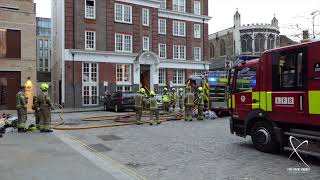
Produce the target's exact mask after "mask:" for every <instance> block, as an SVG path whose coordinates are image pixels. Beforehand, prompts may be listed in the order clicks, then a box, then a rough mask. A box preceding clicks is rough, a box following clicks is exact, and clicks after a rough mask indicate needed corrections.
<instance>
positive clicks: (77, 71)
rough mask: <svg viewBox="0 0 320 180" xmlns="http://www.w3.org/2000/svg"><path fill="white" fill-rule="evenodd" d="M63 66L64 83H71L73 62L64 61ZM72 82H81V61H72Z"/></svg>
mask: <svg viewBox="0 0 320 180" xmlns="http://www.w3.org/2000/svg"><path fill="white" fill-rule="evenodd" d="M65 68H66V73H65V78H66V79H65V81H66V84H73V62H72V61H65ZM74 83H75V84H78V83H82V62H77V61H75V62H74Z"/></svg>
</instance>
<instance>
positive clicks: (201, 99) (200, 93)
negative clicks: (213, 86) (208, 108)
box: [198, 87, 204, 121]
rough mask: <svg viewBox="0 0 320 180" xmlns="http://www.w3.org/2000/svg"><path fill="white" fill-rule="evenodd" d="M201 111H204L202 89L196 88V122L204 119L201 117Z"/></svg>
mask: <svg viewBox="0 0 320 180" xmlns="http://www.w3.org/2000/svg"><path fill="white" fill-rule="evenodd" d="M203 109H204V94H203V88H202V87H199V88H198V120H199V121H201V120H203V119H204V115H203Z"/></svg>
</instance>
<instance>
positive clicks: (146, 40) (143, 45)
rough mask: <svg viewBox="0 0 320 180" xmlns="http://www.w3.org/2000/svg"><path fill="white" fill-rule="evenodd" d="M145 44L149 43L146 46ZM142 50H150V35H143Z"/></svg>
mask: <svg viewBox="0 0 320 180" xmlns="http://www.w3.org/2000/svg"><path fill="white" fill-rule="evenodd" d="M145 45H147V46H145ZM142 50H143V51H150V37H149V36H143V37H142Z"/></svg>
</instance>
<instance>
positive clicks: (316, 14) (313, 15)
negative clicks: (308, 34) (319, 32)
mask: <svg viewBox="0 0 320 180" xmlns="http://www.w3.org/2000/svg"><path fill="white" fill-rule="evenodd" d="M318 15H320V11H319V10H316V11H314V12H312V13H311V16H312V27H313V29H312V31H313V39H315V38H316V35H315V32H314V19H315V18H316V17H317V16H318Z"/></svg>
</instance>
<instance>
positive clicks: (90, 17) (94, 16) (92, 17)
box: [84, 0, 96, 19]
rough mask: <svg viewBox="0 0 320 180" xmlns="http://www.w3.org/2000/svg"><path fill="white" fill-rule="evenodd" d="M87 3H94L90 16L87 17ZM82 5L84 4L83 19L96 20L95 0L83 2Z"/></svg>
mask: <svg viewBox="0 0 320 180" xmlns="http://www.w3.org/2000/svg"><path fill="white" fill-rule="evenodd" d="M87 1H93V3H94V6H93V15H92V16H89V15H88V12H87V8H88V6H87ZM84 3H85V18H86V19H96V0H85V1H84Z"/></svg>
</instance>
